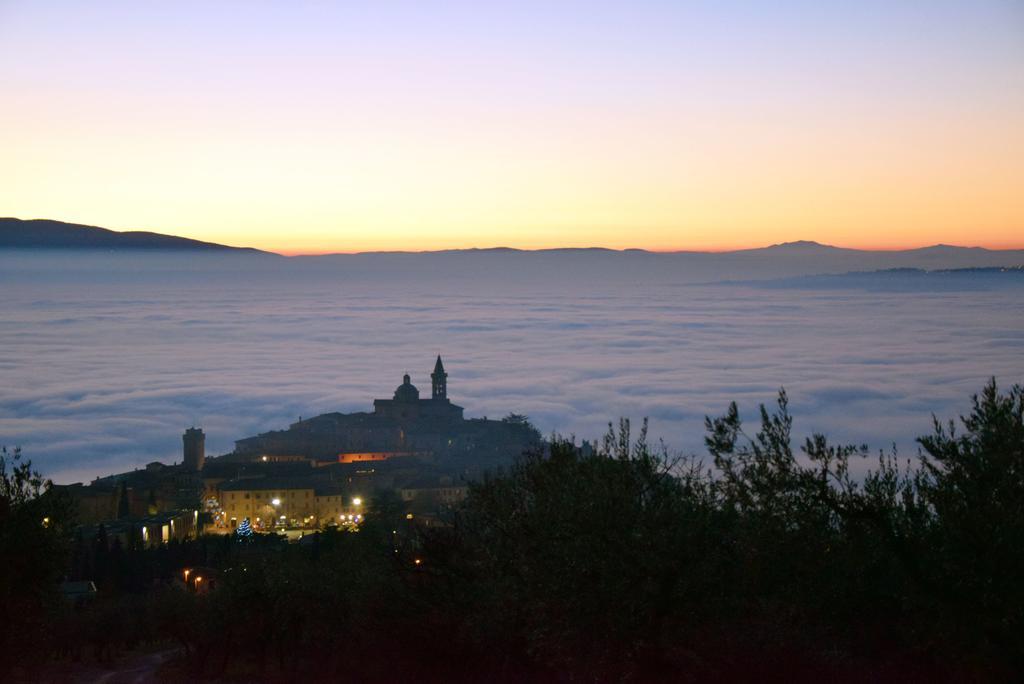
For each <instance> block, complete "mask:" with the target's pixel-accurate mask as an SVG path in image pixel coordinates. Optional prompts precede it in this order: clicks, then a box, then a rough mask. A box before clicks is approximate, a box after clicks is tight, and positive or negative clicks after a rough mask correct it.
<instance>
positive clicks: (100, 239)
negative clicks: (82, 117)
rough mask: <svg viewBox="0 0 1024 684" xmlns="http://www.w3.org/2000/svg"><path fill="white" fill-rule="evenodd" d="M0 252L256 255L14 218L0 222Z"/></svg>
mask: <svg viewBox="0 0 1024 684" xmlns="http://www.w3.org/2000/svg"><path fill="white" fill-rule="evenodd" d="M2 248H26V249H105V250H136V249H144V250H202V251H223V252H249V253H259V252H260V250H257V249H252V248H250V247H229V246H228V245H219V244H216V243H214V242H202V241H201V240H191V239H189V238H183V237H178V236H176V235H163V234H161V233H151V232H148V231H140V230H132V231H125V232H118V231H113V230H107V229H106V228H98V227H96V226H85V225H81V224H77V223H64V222H63V221H51V220H47V219H32V220H27V221H23V220H21V219H16V218H0V249H2ZM264 253H265V252H264Z"/></svg>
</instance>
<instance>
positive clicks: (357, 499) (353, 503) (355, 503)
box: [352, 496, 363, 506]
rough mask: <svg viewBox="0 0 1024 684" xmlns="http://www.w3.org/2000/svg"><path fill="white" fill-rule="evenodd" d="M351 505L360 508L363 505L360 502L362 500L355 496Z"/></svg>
mask: <svg viewBox="0 0 1024 684" xmlns="http://www.w3.org/2000/svg"><path fill="white" fill-rule="evenodd" d="M352 505H353V506H362V505H363V500H362V499H360V498H359V497H358V496H357V497H356V498H354V499H352Z"/></svg>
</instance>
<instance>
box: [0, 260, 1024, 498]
mask: <svg viewBox="0 0 1024 684" xmlns="http://www.w3.org/2000/svg"><path fill="white" fill-rule="evenodd" d="M465 257H466V258H473V256H472V255H471V254H470V255H465ZM601 258H602V259H605V261H604V262H602V264H601V265H600V267H595V268H593V269H586V268H575V269H573V270H572V271H571V272H563V271H562V270H560V269H559V268H558V267H557V262H552V263H553V264H554V265H552V263H547V265H544V266H543V267H540V268H536V269H518V268H516V267H510V268H508V269H505V270H504V271H502V273H501V274H500V277H498V276H496V277H494V278H489V277H487V275H486V273H485V272H484V273H482V272H481V269H476V270H473V269H469V270H466V271H459V270H458V266H457V262H452V261H451V260H450V259H449V260H446V261H442V262H439V263H438V262H431V263H426V265H424V264H423V263H420V264H419V267H418V268H415V269H413V268H407V267H406V266H403V264H407V263H408V260H407V259H405V258H404V257H402V258H398V257H396V258H394V259H391V260H386V259H385V260H381V261H380V262H379V263H376V265H372V264H371V266H366V265H365V264H364V265H363V266H362V267H359V268H352V267H347V266H346V265H345V263H344V262H332V261H329V260H327V261H324V260H306V261H303V260H296V259H279V258H271V257H238V256H229V257H212V256H196V255H178V256H173V255H172V256H154V257H138V256H125V255H114V256H99V257H94V256H88V257H87V256H82V255H73V254H69V255H59V256H55V255H52V254H50V255H26V254H17V255H11V254H8V255H4V256H0V294H2V300H0V444H6V445H7V446H8V447H12V446H21V447H22V448H23V451H24V453H25V454H26V456H27V457H29V458H31V459H32V461H33V463H34V464H35V465H36V466H37V467H38V468H39V469H40V470H42V471H43V473H44V474H45V475H47V476H50V477H52V478H53V479H54V480H55V481H58V482H72V481H88V480H91V479H92V478H93V477H96V476H100V475H106V474H109V473H112V472H117V471H121V470H125V469H130V468H134V467H139V466H142V465H144V464H145V463H147V462H150V461H153V460H161V461H164V462H173V461H176V460H180V453H181V433H182V432H183V430H184V429H185V428H186V427H189V426H191V425H197V426H201V427H202V428H203V429H204V430H205V431H206V435H207V453H209V454H219V453H225V452H228V451H230V450H231V449H232V447H233V442H234V440H236V439H239V438H242V437H246V436H250V435H253V434H256V433H258V432H261V431H265V430H270V429H279V428H283V427H286V426H287V425H288V424H289V423H291V422H293V421H295V420H296V419H298V418H299V416H306V417H309V416H313V415H317V414H319V413H324V412H328V411H345V412H347V411H362V410H371V407H372V401H373V399H374V398H378V397H389V396H390V395H391V393H392V392H393V391H394V388H395V386H397V385H398V384H399V383H400V381H401V376H402V374H403V373H405V372H409V373H410V374H411V375H412V380H413V382H414V383H415V384H417V385H418V386H419V387H420V389H421V392H423V391H426V392H429V377H428V375H429V372H430V370H431V369H432V367H433V362H434V357H435V356H436V355H437V354H438V353H440V354H441V355H442V356H443V357H444V360H445V365H446V367H447V370H448V372H449V384H448V387H449V396H450V397H451V398H452V400H453V401H455V402H456V403H458V404H460V405H462V406H464V407H465V408H466V414H467V416H489V417H500V416H504V415H506V414H508V413H510V412H517V413H525V414H527V415H528V416H529V417H530V418H531V419H532V420H533V421H534V422H535V424H536V425H537V426H538V427H539V428H540V429H541V430H542V431H543V432H545V433H550V432H552V431H558V432H560V433H563V434H573V435H575V436H576V437H577V438H595V437H598V436H599V435H601V434H602V433H603V431H604V430H605V427H606V425H607V423H608V422H609V421H610V420H617V419H618V417H620V416H627V417H632V418H633V419H635V420H639V419H640V418H642V417H645V416H647V417H649V418H650V421H651V435H652V436H653V437H654V438H656V439H657V438H661V439H663V440H664V441H665V442H666V443H667V444H668V445H669V446H670V447H671V448H673V449H677V450H681V451H686V452H693V453H697V454H701V453H703V419H704V416H705V415H707V414H719V413H721V412H723V411H724V410H725V409H726V407H727V405H728V403H729V402H730V401H734V400H735V401H736V402H738V403H739V405H740V408H741V411H742V412H743V413H745V414H746V415H747V417H748V418H749V419H751V420H753V419H754V417H755V411H756V407H757V405H758V404H759V403H763V402H772V401H774V398H775V394H776V392H777V391H778V389H779V388H780V387H782V386H784V387H785V388H786V390H787V391H788V393H789V396H790V400H791V410H792V412H793V413H794V414H795V416H796V421H795V428H796V432H797V433H798V435H799V436H803V435H806V434H808V433H810V432H812V431H819V432H824V433H826V434H828V435H829V436H830V437H831V438H834V439H835V440H837V441H848V442H855V443H858V444H859V443H867V444H868V445H869V446H870V447H872V448H873V449H876V450H877V449H881V448H889V447H891V445H893V444H895V445H896V446H897V447H898V448H899V450H900V452H901V453H902V454H905V455H907V456H913V455H914V454H915V453H916V446H915V443H914V438H915V437H916V436H918V435H920V434H924V433H926V432H927V431H929V429H930V425H931V414H933V413H934V414H936V415H938V416H939V417H942V418H951V417H954V416H956V415H958V414H960V413H963V412H965V411H967V410H968V408H969V399H970V395H971V394H972V393H974V392H977V391H978V390H979V389H980V388H981V387H982V385H983V384H984V383H985V382H986V380H987V379H988V378H989V377H992V376H995V377H996V378H997V379H998V380H999V381H1000V382H1001V383H1003V384H1011V383H1014V382H1022V381H1024V361H1022V359H1024V297H1022V294H1024V285H1021V284H1020V280H1021V279H1019V278H1018V279H1017V280H1016V281H1015V282H1016V284H1013V283H1011V284H1010V285H1009V286H1005V285H1003V286H998V287H988V286H980V287H979V286H974V285H971V284H970V282H968V281H963V282H962V283H961V285H956V286H952V287H951V286H949V284H948V283H946V284H945V285H943V286H941V287H933V286H931V285H929V284H927V283H926V284H924V285H921V286H920V287H918V286H914V287H909V288H908V287H893V288H887V287H885V286H884V280H883V281H879V280H878V279H875V278H869V279H868V280H867V281H862V282H861V284H863V283H864V282H868V283H871V284H872V286H871V287H861V286H858V285H857V283H856V282H846V281H842V282H840V281H837V282H836V283H833V284H832V285H831V286H829V287H818V286H817V285H814V286H813V287H812V286H805V287H800V286H798V283H789V284H787V285H786V286H784V287H780V286H778V285H777V284H776V285H767V284H759V283H756V282H750V283H745V284H713V283H707V282H706V278H705V277H703V276H702V280H704V281H705V282H704V283H703V284H700V283H694V282H691V281H692V280H693V278H687V277H686V276H685V274H680V273H678V272H674V271H672V270H666V271H664V272H657V273H651V272H645V271H644V270H643V269H641V270H639V271H635V272H634V271H630V272H628V273H623V272H616V271H615V270H614V263H612V265H611V267H609V266H608V265H607V263H608V262H607V257H606V256H603V257H601ZM452 263H456V266H452V265H451V264H452ZM609 268H612V270H609ZM453 269H454V270H453ZM484 270H485V271H486V269H484ZM754 275H756V274H754ZM808 282H813V281H808ZM879 282H882V286H879V285H878V283H879ZM867 465H870V464H866V465H865V467H867Z"/></svg>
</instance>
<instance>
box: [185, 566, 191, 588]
mask: <svg viewBox="0 0 1024 684" xmlns="http://www.w3.org/2000/svg"><path fill="white" fill-rule="evenodd" d="M191 572H192V571H191V570H188V569H186V570H185V584H188V576H189V574H190V573H191Z"/></svg>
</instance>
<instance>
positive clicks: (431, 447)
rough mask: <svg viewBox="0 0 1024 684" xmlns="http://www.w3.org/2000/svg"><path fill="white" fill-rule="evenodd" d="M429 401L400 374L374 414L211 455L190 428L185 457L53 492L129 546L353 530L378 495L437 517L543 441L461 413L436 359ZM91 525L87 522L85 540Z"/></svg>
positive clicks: (273, 435) (298, 426)
mask: <svg viewBox="0 0 1024 684" xmlns="http://www.w3.org/2000/svg"><path fill="white" fill-rule="evenodd" d="M430 380H431V389H430V398H421V397H420V392H419V389H418V388H417V387H416V386H415V385H413V384H412V381H411V378H410V376H409V375H408V374H406V375H405V376H404V377H403V379H402V384H401V385H399V386H398V388H397V389H395V391H394V394H393V396H392V398H390V399H376V400H375V401H374V402H373V411H372V412H357V413H349V414H343V413H327V414H323V415H320V416H316V417H314V418H309V419H305V420H302V419H300V420H299V421H298V422H296V423H293V424H291V425H290V426H289V427H288V428H287V429H285V430H276V431H272V432H267V433H264V434H260V435H256V436H253V437H247V438H244V439H240V440H238V441H236V442H235V449H234V450H233V451H232V452H231V453H228V454H224V455H222V456H218V457H207V456H206V448H205V440H206V435H205V434H204V432H203V430H202V429H201V428H198V427H190V428H188V429H187V430H186V431H185V432H184V434H183V436H182V461H181V463H175V464H165V463H161V462H158V461H154V462H152V463H149V464H148V465H146V467H145V468H144V469H138V470H134V471H130V472H126V473H120V474H116V475H110V476H107V477H103V478H97V479H96V480H94V481H93V482H91V483H90V484H88V485H83V484H74V485H68V486H64V487H60V489H62V490H64V491H66V492H67V493H68V494H70V495H71V496H72V497H73V499H74V500H75V501H76V503H77V510H78V519H79V522H80V523H81V524H82V525H83V526H85V528H89V527H94V528H98V527H99V526H101V525H102V526H103V531H104V534H105V535H106V536H107V537H108V538H112V539H118V540H120V542H121V544H123V545H127V546H139V545H141V546H143V547H146V546H153V545H159V544H161V543H165V542H168V541H170V540H183V539H188V538H193V537H195V536H197V535H198V534H199V533H200V532H202V533H231V532H233V531H235V530H236V529H238V528H239V527H240V526H243V525H244V526H245V527H246V528H250V529H253V530H256V531H277V532H279V533H283V534H286V535H287V536H288V537H289V538H292V539H296V538H301V537H302V536H303V535H304V534H306V533H307V532H310V531H315V530H318V529H322V528H325V527H342V528H350V529H355V528H357V527H358V525H359V523H360V522H361V521H362V520H363V519H364V517H365V515H366V513H367V510H368V507H369V505H370V502H371V501H372V500H373V499H374V498H389V499H391V500H392V501H394V502H396V503H397V502H400V504H399V505H401V506H402V508H403V510H404V511H405V513H406V515H407V516H409V517H416V518H418V519H419V520H420V521H421V522H422V523H423V524H427V525H429V524H433V523H436V522H437V521H438V520H439V516H441V514H442V513H443V511H444V510H445V509H446V508H448V507H449V506H452V505H454V504H456V503H458V502H459V501H461V500H462V499H463V498H464V497H465V495H466V493H467V483H468V482H470V481H472V480H473V479H476V478H479V477H481V476H482V475H483V473H484V472H485V471H487V470H491V469H494V468H497V467H499V466H501V465H503V464H507V463H509V462H510V461H511V460H512V459H513V458H514V457H516V456H517V455H519V454H521V453H523V452H524V451H526V450H529V449H531V448H535V447H536V446H538V445H539V444H540V442H541V438H540V434H539V432H538V431H537V430H536V429H535V428H534V427H533V426H532V425H531V424H530V423H529V421H528V420H527V419H526V418H525V417H524V416H520V415H516V414H512V415H509V416H507V417H505V418H503V419H501V420H491V419H487V418H468V419H467V418H465V417H464V415H463V413H464V409H463V408H462V407H461V406H458V405H456V404H454V403H452V402H451V400H450V399H449V398H448V373H447V372H446V371H445V368H444V363H443V362H442V360H441V357H440V356H438V357H437V360H436V362H435V364H434V369H433V371H432V372H431V374H430ZM90 531H91V530H88V529H86V530H83V536H84V537H86V538H87V537H88V534H87V533H88V532H90Z"/></svg>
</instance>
